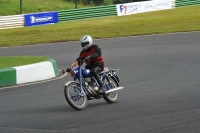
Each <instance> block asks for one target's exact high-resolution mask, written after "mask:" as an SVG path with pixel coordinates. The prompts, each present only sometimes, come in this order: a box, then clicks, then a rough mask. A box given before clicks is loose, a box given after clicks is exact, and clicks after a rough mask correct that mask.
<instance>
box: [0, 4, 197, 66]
mask: <svg viewBox="0 0 200 133" xmlns="http://www.w3.org/2000/svg"><path fill="white" fill-rule="evenodd" d="M186 31H200V5H197V6H189V7H184V8H176V9H171V10H163V11H158V12H149V13H143V14H135V15H128V16H121V17H117V16H113V17H106V18H98V19H97V18H95V19H88V20H82V21H74V22H62V23H58V24H54V25H46V26H35V27H24V28H15V29H5V30H0V47H7V46H8V47H9V46H21V45H33V44H41V43H51V42H64V41H77V40H79V39H80V38H81V37H82V36H83V35H85V34H89V35H91V36H92V37H93V38H94V39H98V38H111V37H122V36H137V35H148V34H160V33H173V32H186ZM45 60H48V58H47V57H26V56H25V57H0V64H1V65H0V68H7V67H13V66H19V65H25V64H32V63H36V62H40V61H45Z"/></svg>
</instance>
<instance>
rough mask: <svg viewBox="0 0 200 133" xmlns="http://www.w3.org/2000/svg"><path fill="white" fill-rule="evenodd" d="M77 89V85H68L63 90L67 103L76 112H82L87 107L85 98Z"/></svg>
mask: <svg viewBox="0 0 200 133" xmlns="http://www.w3.org/2000/svg"><path fill="white" fill-rule="evenodd" d="M79 88H80V86H79V84H78V83H70V84H69V85H68V86H66V87H65V90H64V93H65V98H66V100H67V102H68V103H69V105H70V106H71V107H72V108H74V109H76V110H82V109H85V108H86V107H87V96H86V95H85V96H83V95H82V94H81V90H80V89H79Z"/></svg>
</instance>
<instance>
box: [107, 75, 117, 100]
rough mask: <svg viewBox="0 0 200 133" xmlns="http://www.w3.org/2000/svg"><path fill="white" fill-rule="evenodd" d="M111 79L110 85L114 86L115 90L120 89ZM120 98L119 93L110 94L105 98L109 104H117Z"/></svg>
mask: <svg viewBox="0 0 200 133" xmlns="http://www.w3.org/2000/svg"><path fill="white" fill-rule="evenodd" d="M109 79H110V83H111V84H112V86H113V88H116V87H118V84H117V83H116V81H115V80H113V79H112V78H109ZM118 97H119V92H112V93H109V94H108V95H105V96H104V97H103V98H104V99H105V100H106V101H107V102H108V103H116V102H117V100H118Z"/></svg>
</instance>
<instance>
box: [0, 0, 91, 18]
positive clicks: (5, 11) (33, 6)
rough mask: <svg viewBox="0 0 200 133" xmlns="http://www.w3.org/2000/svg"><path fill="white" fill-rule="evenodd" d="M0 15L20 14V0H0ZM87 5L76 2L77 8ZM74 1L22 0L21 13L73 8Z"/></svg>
mask: <svg viewBox="0 0 200 133" xmlns="http://www.w3.org/2000/svg"><path fill="white" fill-rule="evenodd" d="M0 7H1V9H0V16H7V15H16V14H20V0H0ZM83 7H89V5H83V4H78V8H83ZM74 8H75V3H74V2H66V0H22V13H23V14H27V13H36V12H46V11H58V10H67V9H74Z"/></svg>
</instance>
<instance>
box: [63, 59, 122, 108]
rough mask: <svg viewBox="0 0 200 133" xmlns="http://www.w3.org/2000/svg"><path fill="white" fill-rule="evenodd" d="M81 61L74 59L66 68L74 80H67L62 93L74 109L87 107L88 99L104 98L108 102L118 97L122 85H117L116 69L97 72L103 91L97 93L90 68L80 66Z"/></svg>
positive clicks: (96, 84)
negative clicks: (102, 92)
mask: <svg viewBox="0 0 200 133" xmlns="http://www.w3.org/2000/svg"><path fill="white" fill-rule="evenodd" d="M84 62H85V60H83V62H82V63H80V62H78V61H76V62H74V63H73V64H72V65H71V66H70V68H67V70H62V72H63V74H64V73H65V72H67V73H70V74H71V76H72V77H74V81H69V82H67V83H66V84H65V85H64V94H65V98H66V100H67V102H68V103H69V105H70V106H71V107H73V108H74V109H76V110H83V109H85V108H86V107H87V102H88V100H92V99H100V98H104V99H105V100H106V101H107V102H108V103H115V102H117V100H118V97H119V91H122V90H123V88H124V87H120V86H119V78H118V76H117V74H116V73H117V71H118V69H109V68H107V67H106V68H104V71H102V72H100V73H99V76H100V79H101V81H102V83H103V86H104V90H105V93H104V94H103V95H102V94H101V95H100V94H98V93H97V91H98V86H99V85H98V82H97V81H96V79H95V78H94V77H93V76H91V73H90V70H89V69H85V68H81V65H82V64H83V63H84Z"/></svg>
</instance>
